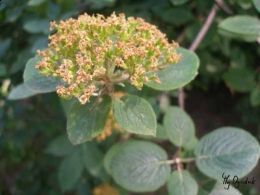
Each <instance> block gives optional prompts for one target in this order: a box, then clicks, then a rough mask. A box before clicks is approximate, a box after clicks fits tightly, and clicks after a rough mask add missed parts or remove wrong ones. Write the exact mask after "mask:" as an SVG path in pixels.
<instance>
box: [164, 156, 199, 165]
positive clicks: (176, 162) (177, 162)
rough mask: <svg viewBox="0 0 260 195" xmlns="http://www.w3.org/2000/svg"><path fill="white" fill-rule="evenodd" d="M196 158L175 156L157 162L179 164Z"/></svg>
mask: <svg viewBox="0 0 260 195" xmlns="http://www.w3.org/2000/svg"><path fill="white" fill-rule="evenodd" d="M196 159H198V158H195V157H194V158H175V159H172V160H166V161H160V162H159V163H160V164H169V165H171V164H181V163H190V162H193V161H195V160H196Z"/></svg>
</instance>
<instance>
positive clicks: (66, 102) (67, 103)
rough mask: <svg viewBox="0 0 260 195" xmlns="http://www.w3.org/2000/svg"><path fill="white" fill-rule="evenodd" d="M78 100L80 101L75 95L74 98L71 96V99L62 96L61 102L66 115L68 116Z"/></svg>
mask: <svg viewBox="0 0 260 195" xmlns="http://www.w3.org/2000/svg"><path fill="white" fill-rule="evenodd" d="M76 101H78V99H77V98H75V97H73V98H71V99H69V100H66V99H63V98H60V104H61V107H62V109H63V111H64V114H65V116H66V117H67V116H68V114H69V111H70V109H71V107H72V105H73V104H74V103H75V102H76Z"/></svg>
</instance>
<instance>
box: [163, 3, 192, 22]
mask: <svg viewBox="0 0 260 195" xmlns="http://www.w3.org/2000/svg"><path fill="white" fill-rule="evenodd" d="M159 17H161V18H162V20H163V21H165V22H168V23H169V24H173V25H175V26H180V25H185V24H186V23H188V22H189V21H191V20H192V19H193V15H192V12H191V11H190V9H185V8H184V7H172V8H168V7H167V9H166V10H164V11H163V12H161V13H160V15H159Z"/></svg>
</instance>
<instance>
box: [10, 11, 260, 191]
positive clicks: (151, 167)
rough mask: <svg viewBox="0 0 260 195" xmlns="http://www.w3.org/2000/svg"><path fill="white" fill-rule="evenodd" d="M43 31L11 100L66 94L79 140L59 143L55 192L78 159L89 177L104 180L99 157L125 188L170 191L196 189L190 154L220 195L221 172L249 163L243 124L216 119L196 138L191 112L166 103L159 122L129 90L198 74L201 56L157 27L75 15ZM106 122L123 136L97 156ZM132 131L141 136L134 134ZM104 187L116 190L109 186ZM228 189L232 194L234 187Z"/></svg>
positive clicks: (241, 172) (234, 172) (72, 134)
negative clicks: (171, 150)
mask: <svg viewBox="0 0 260 195" xmlns="http://www.w3.org/2000/svg"><path fill="white" fill-rule="evenodd" d="M51 30H52V32H51V35H50V36H49V40H50V42H49V44H48V48H47V49H45V50H43V51H38V55H37V56H36V57H34V58H32V59H30V60H29V61H28V63H27V65H26V68H25V72H24V84H22V85H21V86H19V87H17V88H16V89H14V91H13V92H12V93H11V94H10V95H9V98H10V99H19V98H24V97H28V96H31V95H34V94H36V93H47V92H52V91H57V94H58V95H59V96H60V97H61V98H65V99H68V100H67V102H66V104H68V105H71V106H69V107H70V108H69V109H68V112H67V133H68V138H69V140H70V141H71V143H72V144H74V145H75V144H81V146H82V147H77V148H72V146H68V145H67V147H69V148H70V149H68V148H67V150H66V151H63V153H64V154H65V153H66V155H68V157H70V158H68V157H66V158H65V160H64V161H63V162H62V164H61V168H60V170H62V171H60V173H59V180H60V183H61V188H62V190H63V191H66V190H70V189H72V188H73V187H74V185H75V184H76V182H77V181H78V179H79V178H80V176H81V174H82V170H83V164H84V165H85V167H86V169H87V170H88V171H89V172H90V174H91V175H93V176H95V177H100V178H102V180H104V181H107V180H105V179H104V178H105V174H106V173H104V172H102V171H101V170H102V167H103V165H104V167H105V169H106V171H107V173H109V174H111V176H112V178H113V179H114V181H115V182H116V183H117V184H119V185H120V186H122V187H124V188H125V189H127V190H129V191H132V192H150V191H155V190H157V189H159V188H160V187H161V186H163V185H165V184H166V183H167V189H168V193H169V194H170V195H175V194H178V195H196V194H198V190H199V188H198V184H197V182H196V181H195V179H194V176H192V174H191V173H190V171H191V169H189V168H188V167H189V166H186V165H185V164H186V163H190V162H193V161H195V163H196V167H197V168H198V169H199V170H200V171H201V172H202V173H204V174H205V175H206V176H207V177H209V178H211V179H213V180H212V181H214V182H213V183H210V184H207V185H209V186H210V191H211V192H212V193H213V192H214V193H216V194H223V193H224V192H223V190H225V189H224V187H226V186H225V185H223V184H222V181H223V174H224V175H230V178H233V177H234V176H237V177H239V178H241V177H243V176H245V175H246V174H248V173H249V172H250V171H251V170H252V169H253V167H255V165H256V164H257V162H258V159H259V155H260V148H259V143H258V142H257V140H256V139H255V138H254V137H253V136H251V135H250V134H249V133H247V132H246V131H244V130H242V129H239V128H235V127H223V128H219V129H217V130H215V131H213V132H211V133H209V134H208V135H206V136H204V137H203V138H201V139H200V140H198V138H197V137H196V136H195V125H194V123H193V121H192V119H191V118H190V117H189V115H188V114H187V113H186V112H185V111H184V110H183V108H180V107H177V106H169V107H167V108H166V109H165V112H164V113H161V115H160V116H161V118H162V122H163V123H162V124H159V123H158V122H157V118H159V117H158V116H159V115H158V113H157V115H156V114H155V112H154V110H155V109H154V108H153V107H152V106H151V104H150V102H149V101H147V99H145V98H142V97H141V95H140V94H141V93H138V92H136V91H141V92H142V91H143V90H144V89H146V90H150V91H154V90H159V91H169V90H174V89H178V88H181V87H183V86H185V85H186V84H188V83H189V82H190V81H191V80H193V79H194V77H195V76H196V75H197V70H198V65H199V60H198V57H197V56H196V54H195V53H194V52H192V51H189V50H186V49H184V48H179V47H178V43H176V42H174V41H173V42H172V43H169V42H168V40H167V38H166V37H165V35H164V34H163V33H162V32H160V31H159V30H158V29H157V27H156V26H154V25H152V24H149V23H147V22H145V21H144V20H143V19H141V18H133V17H129V18H126V17H125V16H124V15H123V14H120V15H119V16H116V15H115V14H112V15H111V16H109V17H107V18H105V17H104V16H102V15H96V16H89V15H87V14H83V15H80V16H79V17H78V19H68V20H66V21H60V22H58V23H56V22H52V23H51ZM131 86H134V88H135V89H134V90H133V88H132V87H131ZM21 91H22V93H21ZM133 91H134V92H133ZM133 93H134V94H133ZM21 94H22V95H21ZM138 94H139V95H138ZM162 94H163V95H165V94H167V93H166V92H162ZM160 97H162V96H160ZM198 109H199V108H198ZM112 129H117V130H118V131H117V132H119V134H121V136H120V137H121V139H120V141H119V142H118V143H115V144H114V145H113V146H112V147H111V148H110V149H109V150H108V152H107V153H106V155H105V158H104V159H103V158H102V157H100V156H101V155H100V152H98V150H97V146H96V145H94V143H95V142H96V140H98V141H102V140H103V139H105V138H106V137H107V136H109V135H111V134H112V133H113V132H112ZM136 134H139V137H138V136H136ZM140 134H141V135H142V138H144V137H145V139H146V141H144V140H140ZM130 137H132V138H133V137H135V138H138V139H139V140H137V139H130ZM95 139H96V140H95ZM161 139H162V140H167V139H168V140H169V141H170V143H171V144H173V145H175V146H176V147H177V148H178V149H177V151H176V153H175V154H174V155H173V154H167V153H166V151H165V149H163V148H162V147H161V146H159V145H158V144H156V143H153V142H152V141H153V140H161ZM62 140H63V141H62ZM148 140H150V141H148ZM87 141H90V142H87ZM57 143H63V144H64V139H63V138H62V139H61V138H59V139H58V140H56V141H55V142H54V143H52V144H51V146H50V148H49V149H48V151H49V152H50V153H53V154H55V152H56V149H55V150H54V149H53V148H57V147H58V146H59V144H57ZM60 147H61V146H60ZM95 160H96V161H95ZM72 162H73V163H72ZM81 162H82V163H81ZM100 162H101V165H100ZM70 165H71V166H70ZM171 165H174V166H171ZM175 165H176V166H175ZM68 166H70V167H74V168H75V170H74V168H73V170H72V168H71V169H70V170H72V172H73V174H72V175H73V176H70V177H69V179H68V178H66V177H64V175H63V174H64V173H66V167H68ZM93 170H94V171H93ZM100 172H101V173H102V175H100V174H99V173H100ZM68 174H69V175H70V173H68ZM222 185H223V186H222ZM103 188H108V189H109V190H111V191H113V193H115V194H116V193H117V192H115V191H114V189H110V187H109V186H107V184H104V185H103ZM221 190H222V192H221ZM230 190H232V194H239V192H238V191H237V190H236V189H235V188H232V187H230ZM94 192H95V193H96V194H97V193H98V192H99V189H95V190H94ZM201 193H202V192H201V190H200V194H201ZM204 194H205V193H204Z"/></svg>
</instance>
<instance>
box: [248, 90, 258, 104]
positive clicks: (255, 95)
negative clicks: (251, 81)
mask: <svg viewBox="0 0 260 195" xmlns="http://www.w3.org/2000/svg"><path fill="white" fill-rule="evenodd" d="M250 102H251V105H252V106H259V105H260V89H259V88H255V89H254V90H253V91H251V94H250Z"/></svg>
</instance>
